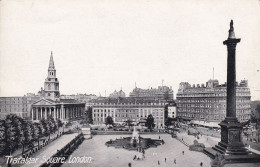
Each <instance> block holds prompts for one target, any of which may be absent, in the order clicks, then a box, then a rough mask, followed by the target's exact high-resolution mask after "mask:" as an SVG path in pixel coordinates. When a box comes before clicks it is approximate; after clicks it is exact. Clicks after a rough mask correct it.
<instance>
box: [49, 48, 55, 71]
mask: <svg viewBox="0 0 260 167" xmlns="http://www.w3.org/2000/svg"><path fill="white" fill-rule="evenodd" d="M49 69H55V66H54V61H53V56H52V51H51V57H50V62H49Z"/></svg>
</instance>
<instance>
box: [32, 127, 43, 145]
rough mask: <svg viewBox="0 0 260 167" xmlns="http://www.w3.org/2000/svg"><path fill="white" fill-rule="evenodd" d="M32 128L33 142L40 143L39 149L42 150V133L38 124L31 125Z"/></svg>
mask: <svg viewBox="0 0 260 167" xmlns="http://www.w3.org/2000/svg"><path fill="white" fill-rule="evenodd" d="M31 128H32V138H33V141H37V142H38V149H39V148H40V140H39V139H40V137H41V133H40V127H39V124H38V123H33V124H31Z"/></svg>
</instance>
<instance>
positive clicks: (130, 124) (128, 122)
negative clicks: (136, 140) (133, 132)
mask: <svg viewBox="0 0 260 167" xmlns="http://www.w3.org/2000/svg"><path fill="white" fill-rule="evenodd" d="M132 122H133V121H131V120H130V119H127V121H125V123H126V125H127V126H128V128H130V126H132Z"/></svg>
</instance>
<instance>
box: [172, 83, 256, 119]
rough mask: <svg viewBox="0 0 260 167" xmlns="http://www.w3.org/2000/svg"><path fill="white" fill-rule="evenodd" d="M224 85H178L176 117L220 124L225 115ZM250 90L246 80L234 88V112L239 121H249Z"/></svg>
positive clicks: (225, 94)
mask: <svg viewBox="0 0 260 167" xmlns="http://www.w3.org/2000/svg"><path fill="white" fill-rule="evenodd" d="M226 96H227V88H226V84H222V85H219V82H218V80H209V81H208V82H207V83H206V85H204V84H202V85H199V84H198V85H197V86H195V85H193V86H191V85H190V84H189V83H187V82H182V83H180V86H179V89H178V93H177V97H176V98H177V100H176V103H177V116H178V117H181V118H183V119H187V120H202V121H207V122H220V121H222V120H224V118H225V115H226ZM250 99H251V97H250V89H249V87H248V83H247V81H246V80H242V81H241V82H240V83H239V84H238V83H237V86H236V112H237V118H238V120H239V121H241V122H244V121H247V120H248V119H250V113H251V109H250Z"/></svg>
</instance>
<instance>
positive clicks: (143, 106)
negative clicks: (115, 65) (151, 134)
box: [89, 98, 165, 128]
mask: <svg viewBox="0 0 260 167" xmlns="http://www.w3.org/2000/svg"><path fill="white" fill-rule="evenodd" d="M89 106H91V107H92V118H93V123H94V124H104V123H105V119H106V118H107V117H108V116H111V117H112V118H113V121H114V123H118V124H123V123H125V122H126V121H128V120H130V121H132V122H133V123H134V124H138V123H141V122H142V123H143V122H145V119H146V118H147V117H148V115H149V114H152V116H153V117H154V123H155V127H156V128H163V127H164V119H165V116H164V114H165V111H164V110H165V103H164V102H161V101H159V100H137V99H133V98H118V99H109V98H107V99H105V100H93V101H91V102H90V103H89Z"/></svg>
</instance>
